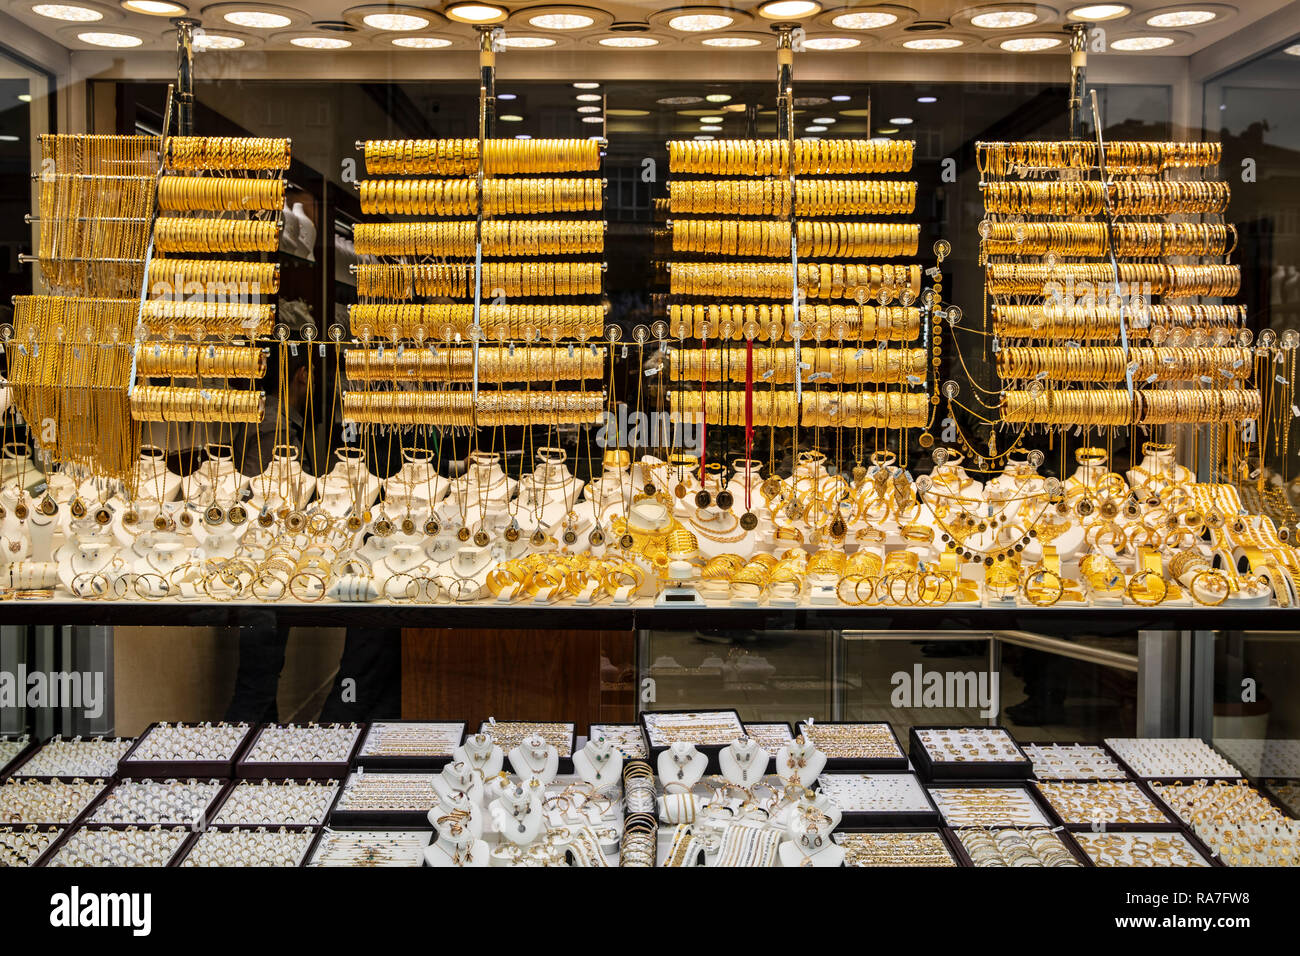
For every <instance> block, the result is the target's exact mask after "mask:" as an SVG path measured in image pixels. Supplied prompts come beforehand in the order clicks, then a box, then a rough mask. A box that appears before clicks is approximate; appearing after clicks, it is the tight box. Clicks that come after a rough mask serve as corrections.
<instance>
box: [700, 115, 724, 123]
mask: <svg viewBox="0 0 1300 956" xmlns="http://www.w3.org/2000/svg"><path fill="white" fill-rule="evenodd" d="M700 122H701V123H721V122H722V117H721V116H701V117H700Z"/></svg>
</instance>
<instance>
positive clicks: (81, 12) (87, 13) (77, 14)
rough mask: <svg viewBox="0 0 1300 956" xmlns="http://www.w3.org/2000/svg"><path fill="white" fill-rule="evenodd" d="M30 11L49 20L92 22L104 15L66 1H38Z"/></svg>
mask: <svg viewBox="0 0 1300 956" xmlns="http://www.w3.org/2000/svg"><path fill="white" fill-rule="evenodd" d="M32 13H34V14H36V15H37V16H38V17H46V18H47V19H50V20H67V21H68V22H70V23H94V22H95V21H96V20H102V19H104V15H103V14H102V13H100V12H99V11H98V10H92V9H90V7H75V6H72V5H71V4H66V3H38V4H36V6H34V7H32Z"/></svg>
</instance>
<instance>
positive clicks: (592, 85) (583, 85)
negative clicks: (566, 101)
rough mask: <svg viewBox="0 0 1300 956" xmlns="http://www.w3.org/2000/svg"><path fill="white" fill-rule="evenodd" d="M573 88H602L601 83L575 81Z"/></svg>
mask: <svg viewBox="0 0 1300 956" xmlns="http://www.w3.org/2000/svg"><path fill="white" fill-rule="evenodd" d="M573 88H574V89H575V90H598V89H600V84H599V83H574V84H573Z"/></svg>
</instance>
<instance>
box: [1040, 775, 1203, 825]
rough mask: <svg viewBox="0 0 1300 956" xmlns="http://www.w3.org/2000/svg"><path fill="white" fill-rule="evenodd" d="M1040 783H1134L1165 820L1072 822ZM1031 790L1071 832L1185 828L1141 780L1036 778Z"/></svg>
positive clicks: (1059, 822) (1058, 822)
mask: <svg viewBox="0 0 1300 956" xmlns="http://www.w3.org/2000/svg"><path fill="white" fill-rule="evenodd" d="M1040 783H1128V784H1132V785H1134V786H1136V787H1137V789H1138V790H1139V791H1140V792H1141V793H1142V794H1143V795H1145V796H1146V797H1147V799H1149V800H1150V801H1151V802H1152V803H1153V804H1154V805H1155V807H1156V809H1157V810H1159V811H1160V813H1161V814H1162V815H1163V816H1164V818H1165V821H1164V822H1163V823H1126V822H1119V821H1111V820H1095V821H1088V822H1084V823H1079V822H1073V823H1072V822H1070V821H1068V820H1066V819H1065V818H1064V817H1062V816H1061V815H1060V813H1058V812H1057V810H1056V808H1055V807H1054V806H1052V803H1051V801H1050V800H1048V799H1047V795H1046V794H1044V793H1042V792H1040V791H1039V789H1038V784H1040ZM1029 790H1030V792H1031V793H1032V794H1033V795H1034V797H1035V798H1037V800H1038V802H1039V804H1040V805H1041V806H1042V807H1043V808H1044V809H1045V810H1046V811H1047V814H1048V816H1050V817H1051V819H1052V821H1053V822H1054V823H1056V824H1059V825H1060V826H1062V827H1064V828H1065V829H1067V830H1070V831H1071V832H1082V831H1085V830H1097V831H1099V832H1100V831H1105V830H1109V831H1113V832H1115V833H1124V832H1126V831H1132V830H1150V831H1152V832H1153V833H1154V832H1167V831H1169V830H1181V829H1182V828H1183V827H1182V824H1181V823H1179V822H1178V818H1177V816H1176V815H1175V814H1174V813H1173V812H1172V811H1171V810H1170V809H1169V807H1168V806H1167V805H1166V804H1165V802H1164V801H1163V800H1161V799H1160V798H1159V797H1158V796H1156V795H1155V793H1153V792H1152V791H1151V789H1150V788H1149V787H1147V786H1145V785H1143V783H1142V782H1141V781H1140V780H1112V781H1106V780H1103V781H1090V780H1035V781H1033V782H1031V783H1030V785H1029Z"/></svg>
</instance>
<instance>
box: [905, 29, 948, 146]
mask: <svg viewBox="0 0 1300 956" xmlns="http://www.w3.org/2000/svg"><path fill="white" fill-rule="evenodd" d="M961 45H962V41H961V40H958V39H957V38H956V37H921V38H919V39H916V40H906V41H904V42H903V46H905V47H907V48H908V49H909V50H953V49H956V48H957V47H959V46H961ZM894 132H898V130H894Z"/></svg>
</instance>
